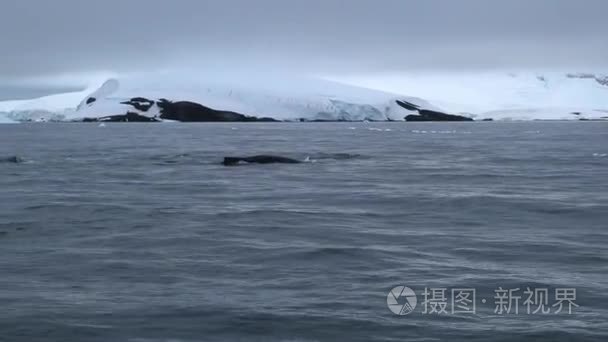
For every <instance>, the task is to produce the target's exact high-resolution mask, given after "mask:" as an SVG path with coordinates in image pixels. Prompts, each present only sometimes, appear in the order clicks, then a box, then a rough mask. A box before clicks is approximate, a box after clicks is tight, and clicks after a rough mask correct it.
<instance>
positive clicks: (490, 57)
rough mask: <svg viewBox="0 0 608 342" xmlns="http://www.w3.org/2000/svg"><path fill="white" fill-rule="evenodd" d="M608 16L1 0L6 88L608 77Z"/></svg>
mask: <svg viewBox="0 0 608 342" xmlns="http://www.w3.org/2000/svg"><path fill="white" fill-rule="evenodd" d="M607 13H608V1H606V0H343V1H339V0H307V1H305V0H292V1H290V0H52V1H51V0H49V1H46V0H2V1H1V4H0V42H1V44H0V59H1V61H0V92H4V94H7V93H11V94H20V96H27V94H28V90H27V89H30V90H32V91H35V92H39V91H41V89H46V88H57V87H60V88H65V87H70V86H74V84H59V85H58V84H56V83H57V82H54V83H52V84H46V83H48V82H46V81H45V77H46V76H53V75H56V74H63V75H64V78H63V79H64V80H78V79H80V77H81V76H79V75H87V74H89V73H95V72H106V71H107V72H117V73H121V72H125V71H133V70H154V69H158V68H167V67H174V66H193V67H211V68H214V69H218V68H219V69H221V68H230V67H240V68H256V69H263V68H275V69H283V68H285V69H290V70H292V71H297V72H302V73H312V74H316V75H325V74H328V75H340V74H350V75H352V74H369V73H372V74H373V73H383V72H401V71H411V70H465V69H507V68H508V69H518V68H521V69H537V68H538V69H547V68H549V69H564V70H566V69H567V70H594V69H602V68H603V70H606V69H607V67H608V38H607V37H608V19H607V17H606V14H607ZM66 74H68V75H75V76H74V77H72V78H70V77H67V78H66V77H65V75H66ZM82 77H83V79H85V78H86V77H85V76H82ZM33 78H34V80H32V79H33ZM49 80H52V78H50V79H49ZM74 82H75V81H74ZM74 82H72V83H74ZM76 83H77V82H76ZM16 89H17V90H16ZM11 96H13V95H11ZM1 97H6V95H5V96H2V95H1V94H0V98H1Z"/></svg>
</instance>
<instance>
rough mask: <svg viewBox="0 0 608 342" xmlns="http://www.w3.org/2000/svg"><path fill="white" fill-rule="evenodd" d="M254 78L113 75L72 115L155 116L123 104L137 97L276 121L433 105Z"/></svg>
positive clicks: (385, 116)
mask: <svg viewBox="0 0 608 342" xmlns="http://www.w3.org/2000/svg"><path fill="white" fill-rule="evenodd" d="M256 82H257V81H252V80H230V79H219V80H218V79H214V80H210V81H204V80H203V81H201V80H191V79H183V78H179V79H177V80H175V79H174V80H173V81H171V79H170V78H169V79H168V80H165V81H164V82H163V84H162V85H160V86H159V85H158V84H154V83H152V82H150V81H149V80H147V79H142V78H141V77H137V78H124V79H120V80H119V79H112V80H108V81H107V82H106V83H105V84H103V85H102V86H101V87H100V88H99V89H97V90H96V91H94V92H93V93H91V94H90V95H89V96H87V97H85V98H84V99H83V100H82V102H81V103H80V104H79V106H78V109H77V110H76V113H75V116H77V117H96V116H100V115H116V114H124V113H125V112H126V111H130V112H135V113H138V114H140V115H144V116H148V117H158V116H159V114H160V109H159V108H158V105H157V104H154V105H153V106H152V108H150V109H148V110H145V111H143V110H138V109H136V108H134V107H133V106H131V105H125V104H122V103H124V102H128V101H129V100H130V99H132V98H137V97H141V98H145V99H150V100H152V101H158V100H159V99H168V100H171V101H192V102H196V103H200V104H202V105H204V106H207V107H211V108H213V109H218V110H223V111H233V112H237V113H242V114H245V115H250V116H255V117H270V118H274V119H278V120H298V119H307V120H344V121H361V120H378V121H386V120H403V118H404V117H405V116H406V115H407V114H408V111H405V110H404V109H403V108H401V107H399V106H398V105H397V104H396V102H395V101H396V100H398V99H402V98H405V99H407V100H408V101H410V102H414V103H416V104H418V105H420V106H423V107H430V108H435V107H434V106H432V105H431V104H430V103H428V102H426V101H424V100H422V99H419V98H412V97H404V96H399V95H396V94H390V93H385V92H381V91H377V90H372V89H365V88H360V87H354V86H349V85H344V84H339V83H335V82H331V81H325V80H320V79H311V78H279V77H268V78H266V79H265V80H264V82H265V83H264V84H260V83H256ZM87 102H89V103H87Z"/></svg>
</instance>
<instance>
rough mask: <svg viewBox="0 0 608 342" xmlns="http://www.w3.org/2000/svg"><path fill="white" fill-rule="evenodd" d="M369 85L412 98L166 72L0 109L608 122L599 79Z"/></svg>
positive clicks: (310, 82) (390, 79) (401, 79)
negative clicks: (200, 109)
mask: <svg viewBox="0 0 608 342" xmlns="http://www.w3.org/2000/svg"><path fill="white" fill-rule="evenodd" d="M382 82H384V83H382ZM366 85H369V86H372V87H374V88H378V89H383V88H387V85H392V86H393V87H392V89H394V88H395V85H397V86H398V88H399V89H400V90H402V91H401V92H402V93H404V94H410V95H412V96H402V95H399V94H394V93H390V92H385V91H380V90H374V89H368V88H363V87H358V86H353V85H347V84H343V83H337V82H334V81H328V80H322V79H315V78H304V77H297V76H285V75H274V74H265V73H251V72H247V73H244V72H236V71H235V72H233V73H230V74H227V73H225V72H222V73H219V72H217V73H213V72H207V73H205V74H198V75H195V74H193V73H184V72H182V73H175V72H171V73H169V72H166V73H155V74H140V75H131V76H125V77H121V78H115V79H109V80H106V81H105V82H103V84H100V83H97V84H94V85H93V86H91V87H89V88H88V89H86V90H83V91H80V92H73V93H66V94H59V95H52V96H47V97H43V98H38V99H32V100H19V101H4V102H0V122H2V121H62V120H77V119H83V118H97V117H105V116H112V115H124V114H126V113H127V112H135V113H137V114H140V115H143V116H147V117H151V118H159V114H160V108H159V107H158V105H157V104H155V103H154V104H153V105H152V107H151V108H149V109H148V110H145V111H143V110H138V109H135V108H134V107H133V106H131V105H127V104H121V102H125V101H129V100H130V99H131V98H135V97H143V98H146V99H150V100H152V101H158V100H159V99H168V100H170V101H192V102H196V103H200V104H202V105H204V106H207V107H210V108H213V109H217V110H222V111H231V112H237V113H242V114H245V115H249V116H255V117H271V118H275V119H279V120H298V119H307V120H346V121H349V120H353V121H355V120H357V121H358V120H403V119H404V117H405V116H407V115H409V114H415V112H410V111H408V110H406V109H405V108H403V107H400V106H399V105H397V104H396V100H404V101H407V102H410V103H413V104H416V105H418V106H420V107H421V108H424V109H431V110H441V111H445V112H448V113H453V114H463V115H467V116H471V117H475V118H476V119H485V118H493V119H496V120H534V119H543V120H577V119H599V118H606V117H608V77H606V76H602V75H597V74H588V73H570V74H566V73H547V74H542V75H539V74H532V73H527V74H505V73H502V74H501V73H481V74H480V73H475V74H412V75H395V76H390V75H389V76H387V77H384V78H382V81H377V82H376V83H374V81H372V82H367V83H366ZM423 99H426V100H423Z"/></svg>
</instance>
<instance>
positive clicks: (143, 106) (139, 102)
mask: <svg viewBox="0 0 608 342" xmlns="http://www.w3.org/2000/svg"><path fill="white" fill-rule="evenodd" d="M120 104H124V105H130V106H133V107H134V108H135V109H137V110H141V111H142V112H147V111H148V110H150V108H152V106H154V101H152V100H148V99H146V98H145V97H134V98H132V99H131V100H129V101H125V102H121V103H120Z"/></svg>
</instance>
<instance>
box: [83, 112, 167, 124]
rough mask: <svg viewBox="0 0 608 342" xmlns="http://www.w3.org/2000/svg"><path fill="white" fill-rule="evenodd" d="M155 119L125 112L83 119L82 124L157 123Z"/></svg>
mask: <svg viewBox="0 0 608 342" xmlns="http://www.w3.org/2000/svg"><path fill="white" fill-rule="evenodd" d="M158 121H159V120H157V119H155V118H150V117H147V116H143V115H139V114H137V113H133V112H127V114H125V115H110V116H103V117H99V118H85V119H83V120H82V122H158Z"/></svg>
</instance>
